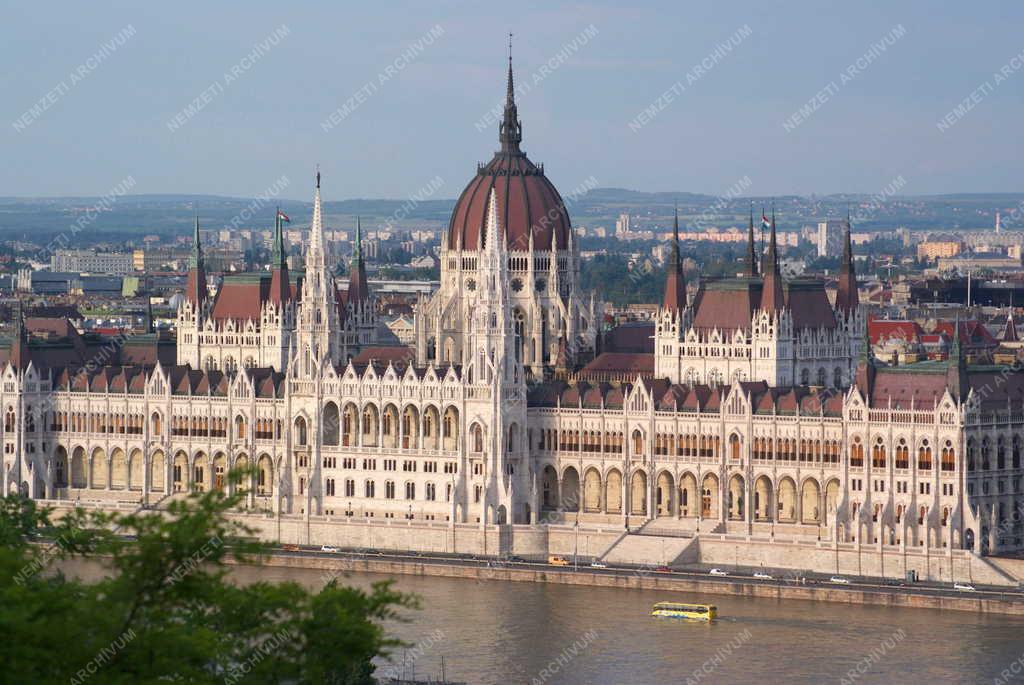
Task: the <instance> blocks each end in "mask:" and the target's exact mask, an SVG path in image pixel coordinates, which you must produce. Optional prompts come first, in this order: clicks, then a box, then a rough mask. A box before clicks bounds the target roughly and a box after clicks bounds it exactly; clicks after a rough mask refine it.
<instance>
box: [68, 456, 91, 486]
mask: <svg viewBox="0 0 1024 685" xmlns="http://www.w3.org/2000/svg"><path fill="white" fill-rule="evenodd" d="M87 474H88V471H87V470H86V463H85V450H84V449H83V448H81V447H76V448H75V450H74V452H72V453H71V487H73V488H87V487H89V477H88V475H87Z"/></svg>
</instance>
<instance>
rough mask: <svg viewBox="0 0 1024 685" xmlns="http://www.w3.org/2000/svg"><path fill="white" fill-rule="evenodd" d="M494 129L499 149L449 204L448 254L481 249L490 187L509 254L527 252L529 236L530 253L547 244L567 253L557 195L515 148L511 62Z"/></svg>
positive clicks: (518, 133) (565, 217)
mask: <svg viewBox="0 0 1024 685" xmlns="http://www.w3.org/2000/svg"><path fill="white" fill-rule="evenodd" d="M498 130H499V137H498V138H499V141H500V142H501V150H499V151H498V152H497V153H495V155H494V159H492V160H491V161H490V162H489V163H488V164H487V165H486V166H481V167H479V168H478V169H477V173H476V176H475V177H474V178H473V179H472V180H471V181H470V182H469V185H467V186H466V189H465V190H463V191H462V195H460V196H459V200H458V202H456V203H455V209H454V211H453V212H452V220H451V223H450V224H449V226H448V249H449V250H454V249H456V248H457V247H460V246H461V248H462V249H463V250H478V249H480V248H481V247H482V246H483V242H484V234H485V230H486V223H487V200H488V198H489V197H490V194H491V189H492V188H493V189H494V194H495V197H496V199H497V201H498V221H499V223H500V225H501V228H502V229H503V230H504V232H505V245H506V246H507V247H508V249H509V250H528V249H529V248H530V233H531V232H532V233H533V247H534V249H535V250H550V249H551V244H552V242H554V244H555V248H556V249H558V250H565V249H568V247H569V231H571V230H572V226H571V223H570V221H569V213H568V212H567V211H566V209H565V203H564V202H563V201H562V196H561V195H559V194H558V191H557V190H555V186H553V185H552V184H551V181H549V180H548V179H547V177H546V176H545V175H544V167H543V166H540V167H538V166H536V165H535V164H534V163H533V162H531V161H530V160H529V159H528V158H527V157H526V154H525V153H524V152H523V151H522V150H520V149H519V141H520V140H522V124H521V123H520V121H519V119H518V117H517V111H516V104H515V99H514V97H513V88H512V65H511V63H509V71H508V92H507V94H506V96H505V116H504V118H503V120H502V123H501V125H500V126H499V129H498Z"/></svg>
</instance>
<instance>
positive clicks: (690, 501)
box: [0, 65, 1024, 564]
mask: <svg viewBox="0 0 1024 685" xmlns="http://www.w3.org/2000/svg"><path fill="white" fill-rule="evenodd" d="M499 142H500V149H499V150H498V151H497V152H496V153H495V154H494V157H493V159H491V161H490V162H488V163H487V164H485V165H480V166H479V167H478V168H477V170H476V173H475V174H474V175H473V177H472V179H471V180H470V181H469V184H468V185H467V186H466V188H465V190H464V191H463V192H462V194H461V196H460V197H459V198H458V201H457V203H456V205H455V208H454V210H453V212H452V215H451V219H450V222H449V224H448V230H447V232H446V234H445V235H444V237H443V239H442V244H441V253H440V254H441V259H440V262H441V278H440V286H439V288H438V289H437V290H436V291H435V292H434V293H433V294H432V295H431V296H430V297H422V298H421V299H420V301H419V303H418V304H417V306H416V312H415V330H416V344H415V346H414V347H412V348H410V349H408V350H405V351H401V350H397V351H396V349H395V348H394V347H385V346H383V345H380V341H379V339H378V338H379V334H378V331H379V330H380V322H379V321H377V318H376V317H377V315H376V313H375V311H376V310H375V307H374V295H373V293H372V292H371V289H370V286H369V284H368V282H367V279H366V272H365V267H364V263H363V257H362V253H361V249H360V247H361V246H360V233H359V232H358V231H357V232H356V240H355V245H354V252H353V259H352V262H351V265H350V270H349V276H348V284H347V288H345V287H343V285H342V286H339V284H338V283H337V281H336V279H335V277H334V276H333V267H334V265H333V264H331V263H330V258H329V256H328V252H327V250H326V249H325V244H324V235H323V232H324V225H323V224H324V222H323V218H322V209H321V197H320V192H321V189H320V178H319V174H317V179H316V186H315V189H314V205H313V215H312V222H311V228H310V235H309V239H308V246H307V248H306V254H305V264H304V270H303V271H302V272H301V273H289V270H288V266H287V262H286V260H285V258H284V257H285V255H284V248H283V241H282V238H281V227H280V224H279V223H278V226H277V230H276V239H275V244H274V251H273V252H274V257H273V263H272V264H271V268H270V269H269V270H266V271H261V272H258V273H252V274H241V275H229V276H225V277H224V279H223V281H222V282H221V283H220V284H219V287H218V288H217V290H216V293H211V292H210V291H209V289H208V283H207V274H206V270H205V265H204V257H203V250H202V246H201V245H200V240H199V230H198V223H197V224H196V229H195V236H194V239H193V240H194V245H193V249H192V258H191V263H190V270H189V275H188V281H187V287H186V292H185V297H184V299H183V302H182V304H181V306H180V309H179V311H178V315H177V330H176V346H175V347H174V350H173V353H171V354H169V355H168V354H162V353H160V351H159V350H158V349H157V348H158V347H159V346H158V345H156V344H155V343H153V344H150V343H148V342H147V341H146V340H136V341H133V340H127V341H122V343H121V344H119V345H118V346H117V348H116V349H112V350H111V351H110V352H109V353H108V354H106V355H105V356H103V357H101V358H100V359H99V360H98V361H94V360H93V358H90V359H88V360H87V361H86V362H84V363H83V361H82V356H81V354H80V355H79V356H78V357H75V355H74V354H72V353H71V351H69V350H66V349H63V348H61V347H60V346H59V345H45V344H41V343H37V342H35V341H32V340H31V339H30V337H29V336H28V335H27V333H26V330H25V324H24V322H23V320H22V319H23V317H22V316H21V314H20V313H17V312H16V313H15V315H14V318H15V320H14V321H12V325H11V329H12V334H11V336H10V338H9V340H7V341H6V342H4V343H0V369H2V386H0V412H2V413H3V425H2V432H0V440H2V443H3V470H2V478H3V488H4V492H17V491H21V492H23V493H24V494H26V495H27V496H30V497H33V498H37V499H40V500H47V501H51V502H52V501H71V502H100V503H103V502H109V503H120V504H122V505H123V504H125V503H146V504H148V505H150V506H159V503H161V502H163V501H166V500H168V499H170V498H173V497H175V496H176V494H177V493H187V492H192V491H203V490H208V489H211V488H222V487H226V485H225V474H226V473H227V472H228V471H229V470H230V469H231V468H232V467H235V466H240V465H243V466H244V465H247V466H251V467H254V469H252V472H253V475H252V476H251V482H247V483H246V484H245V491H246V505H247V506H248V507H250V508H251V509H254V510H258V511H262V512H267V513H268V514H269V515H270V516H274V517H287V518H289V520H305V521H316V522H318V524H323V523H324V522H332V521H333V522H336V525H338V526H341V525H351V524H352V523H353V522H355V521H362V522H374V523H379V522H380V521H382V520H384V521H389V520H396V521H401V522H403V524H405V523H406V522H413V523H420V522H422V523H424V524H426V523H428V522H429V523H430V524H431V525H436V526H438V527H442V528H443V527H444V526H450V527H454V526H476V527H478V528H481V529H484V530H488V529H492V528H493V529H494V530H497V531H499V532H502V531H506V532H508V535H507V536H505V537H506V538H508V539H511V538H512V536H513V533H516V534H521V535H527V534H528V533H529V531H531V530H540V529H541V528H542V527H544V526H548V527H555V528H558V527H562V529H563V530H569V529H572V530H575V531H577V532H578V531H580V530H604V531H609V530H616V531H618V532H617V535H622V534H623V533H627V532H628V533H635V534H638V535H642V534H643V533H645V532H646V533H649V534H656V533H657V534H662V535H666V536H673V535H674V536H679V537H681V538H686V537H688V536H689V537H700V536H705V538H706V539H711V538H712V537H714V538H715V539H718V540H722V539H725V538H729V539H734V540H738V541H741V542H740V543H737V544H742V541H744V540H747V541H758V540H759V541H762V542H764V543H769V542H772V541H781V540H787V541H789V542H791V543H793V544H797V543H800V544H803V543H807V544H812V543H813V544H815V545H821V544H826V545H827V544H832V545H842V546H846V545H850V544H856V545H858V546H859V547H860V548H863V549H865V550H867V551H869V552H870V551H871V550H875V551H882V552H884V551H885V550H904V551H915V552H917V553H922V552H923V553H925V554H929V553H945V552H948V551H952V550H959V551H962V550H967V551H969V552H973V553H974V554H976V555H988V554H992V553H994V552H1003V551H1014V550H1021V549H1024V544H1022V537H1024V525H1022V523H1021V516H1020V515H1018V514H1019V510H1020V508H1021V507H1022V506H1024V467H1022V465H1021V450H1022V446H1021V441H1022V424H1024V373H1021V372H1020V371H1019V370H1018V369H1016V368H1010V367H999V366H971V365H968V364H967V361H966V358H965V356H964V354H963V353H962V351H961V349H960V338H959V334H958V335H957V336H956V339H955V340H954V342H953V351H952V353H951V354H950V356H949V360H948V361H932V362H923V363H918V364H912V365H908V366H901V367H888V366H884V365H882V364H880V363H876V362H875V360H873V358H872V355H871V350H870V346H869V345H868V344H867V343H866V340H865V337H866V321H867V314H866V308H865V306H863V305H862V304H861V303H860V302H859V301H858V294H857V283H856V278H855V274H854V264H853V257H852V253H851V247H850V236H849V228H848V227H847V230H846V235H845V249H844V254H843V258H842V266H841V271H840V274H839V280H838V287H837V293H836V296H835V298H834V300H833V299H832V298H830V297H829V295H828V294H827V292H826V289H825V284H824V282H823V281H822V280H820V279H814V278H793V279H787V278H784V277H783V274H782V272H781V271H780V268H779V255H778V250H777V244H776V239H775V219H774V217H772V219H771V225H770V239H769V241H768V246H767V250H764V251H762V250H758V249H756V247H755V241H754V226H753V220H751V224H750V227H749V235H748V245H747V250H746V259H745V263H744V265H743V267H742V273H738V274H737V275H736V276H735V277H730V278H722V279H703V280H702V281H701V282H700V284H699V286H698V287H693V284H688V283H687V280H686V277H685V275H684V272H683V269H682V261H681V258H680V254H679V243H678V238H677V240H676V241H675V243H674V244H673V245H672V246H671V250H672V251H671V255H670V258H669V260H668V267H667V270H668V273H667V278H666V285H665V291H664V297H663V300H662V302H661V304H660V308H659V312H658V314H657V317H656V320H655V327H654V351H653V353H630V354H631V355H632V358H626V359H623V358H622V357H623V355H624V353H618V354H619V355H620V357H619V358H618V363H620V365H621V364H622V363H623V362H625V363H627V364H628V363H634V362H635V364H634V366H635V368H636V369H637V371H636V372H635V374H632V375H629V376H628V377H620V378H614V379H612V378H606V377H601V376H600V374H598V373H596V371H597V370H599V369H600V368H601V365H602V360H603V359H604V358H605V357H606V355H607V354H609V353H603V352H602V337H603V334H604V331H603V326H604V321H605V317H604V308H603V304H602V303H601V302H600V301H599V298H596V297H595V296H594V294H593V293H586V292H583V291H582V290H581V286H580V249H579V244H578V242H577V239H576V236H575V234H574V231H573V227H572V224H571V221H570V217H569V214H568V212H567V210H566V208H565V204H564V202H563V200H562V198H561V196H560V195H559V193H558V191H557V190H556V189H555V187H554V185H553V184H552V183H551V181H549V180H548V178H547V176H546V175H545V172H544V168H543V166H542V165H537V164H534V163H533V162H532V161H531V160H530V159H529V158H528V157H527V155H526V153H525V152H524V151H523V150H522V149H521V147H520V146H521V143H522V126H521V122H520V119H519V116H518V113H517V108H516V102H515V98H514V88H513V83H512V70H511V65H510V67H509V72H508V92H507V97H506V103H505V108H504V116H503V120H502V122H501V124H500V127H499ZM676 230H677V234H678V218H677V228H676ZM738 271H739V270H738ZM644 357H646V358H644ZM651 357H653V359H651ZM591 371H594V373H590V372H591ZM331 525H334V524H331ZM509 544H514V543H509ZM603 551H604V550H597V549H591V550H590V553H591V556H595V557H597V556H600V555H601V554H602V553H603ZM961 553H962V552H961ZM837 564H838V562H837Z"/></svg>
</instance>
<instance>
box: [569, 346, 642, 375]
mask: <svg viewBox="0 0 1024 685" xmlns="http://www.w3.org/2000/svg"><path fill="white" fill-rule="evenodd" d="M577 375H578V377H579V378H581V379H585V380H593V381H603V380H612V378H611V376H617V377H619V378H620V379H622V380H625V379H627V378H630V379H632V378H636V377H637V376H644V377H648V378H649V377H651V376H653V375H654V355H653V354H646V353H637V352H604V353H602V354H599V355H598V356H597V357H595V358H594V360H593V361H591V362H590V363H589V364H587V365H586V366H584V367H583V369H581V370H580V371H579V373H578V374H577Z"/></svg>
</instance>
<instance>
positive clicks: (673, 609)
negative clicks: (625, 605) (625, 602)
mask: <svg viewBox="0 0 1024 685" xmlns="http://www.w3.org/2000/svg"><path fill="white" fill-rule="evenodd" d="M651 616H664V617H666V618H689V619H693V620H695V621H711V620H713V619H715V618H716V617H717V616H718V607H716V606H714V605H712V604H679V603H678V602H658V603H657V604H655V605H654V608H653V609H651Z"/></svg>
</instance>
